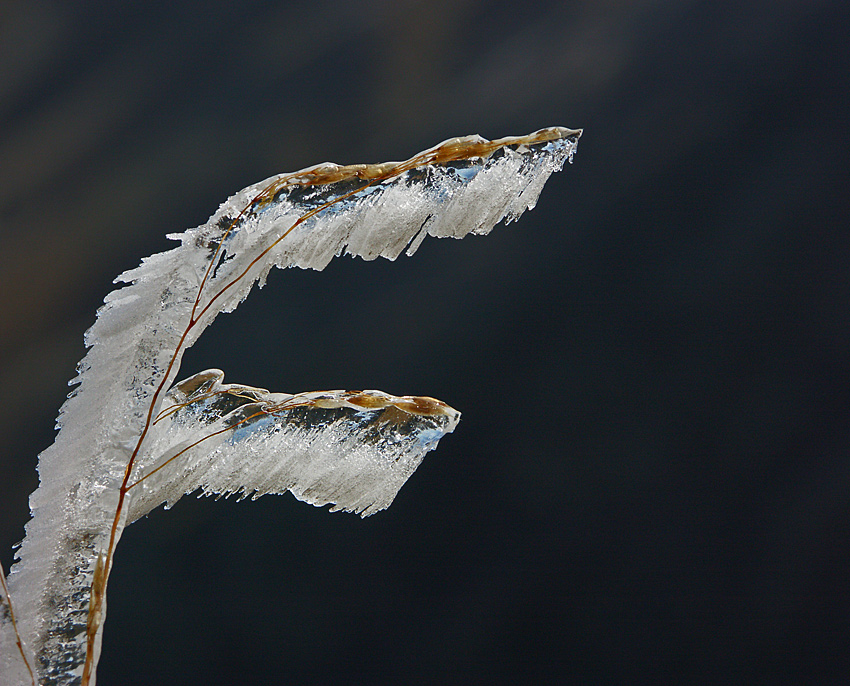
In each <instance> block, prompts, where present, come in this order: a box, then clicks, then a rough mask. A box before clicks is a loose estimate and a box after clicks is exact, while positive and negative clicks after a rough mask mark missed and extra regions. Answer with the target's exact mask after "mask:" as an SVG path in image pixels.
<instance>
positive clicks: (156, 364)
mask: <svg viewBox="0 0 850 686" xmlns="http://www.w3.org/2000/svg"><path fill="white" fill-rule="evenodd" d="M580 135H581V131H574V130H570V129H564V128H559V127H555V128H550V129H542V130H541V131H537V132H535V133H533V134H530V135H528V136H517V137H509V138H502V139H498V140H494V141H488V140H486V139H484V138H481V137H480V136H467V137H464V138H454V139H451V140H448V141H445V142H443V143H441V144H439V145H437V146H435V147H433V148H430V149H428V150H425V151H424V152H422V153H419V154H418V155H415V156H414V157H412V158H410V159H409V160H406V161H404V162H388V163H383V164H363V165H343V166H340V165H336V164H330V163H325V164H320V165H316V166H314V167H310V168H308V169H304V170H301V171H299V172H294V173H291V174H281V175H278V176H275V177H273V178H271V179H267V180H265V181H263V182H261V183H258V184H255V185H253V186H249V187H248V188H245V189H243V190H242V191H240V192H239V193H237V194H235V195H234V196H233V197H231V198H230V199H229V200H227V201H226V202H225V203H223V204H222V206H221V207H220V208H219V209H218V211H217V212H216V213H215V214H214V215H213V216H212V217H211V218H210V220H209V221H208V222H206V223H205V224H204V225H202V226H199V227H197V228H195V229H190V230H188V231H186V232H184V233H182V234H176V235H172V236H170V237H171V238H174V239H175V240H177V241H178V242H179V243H180V245H179V246H178V247H176V248H174V249H173V250H169V251H167V252H164V253H160V254H157V255H153V256H151V257H148V258H146V259H145V260H143V261H142V264H141V265H140V266H139V267H138V268H136V269H133V270H131V271H129V272H126V273H125V274H122V275H121V276H120V277H118V279H117V280H116V281H117V282H121V283H124V284H127V285H125V286H123V287H121V288H118V289H117V290H115V291H113V292H112V293H111V294H109V295H108V296H107V297H106V299H105V303H104V306H103V307H102V308H101V309H100V310H99V312H98V317H97V321H96V322H95V324H94V325H93V326H92V327H91V329H89V331H88V332H87V333H86V345H87V346H88V347H89V348H90V350H89V351H88V353H87V355H86V356H85V358H84V359H83V360H82V362H81V363H80V365H79V367H78V372H79V375H78V376H77V378H76V379H74V380H73V381H72V383H73V384H78V386H77V388H76V390H75V391H74V392H73V393H72V394H71V396H69V399H68V401H67V402H66V403H65V404H64V405H63V407H62V409H61V410H60V415H59V421H58V424H59V428H60V430H59V434H58V436H57V438H56V441H55V443H54V444H53V445H52V446H51V447H50V448H48V449H47V450H45V451H44V452H43V453H42V454H41V455H40V456H39V463H38V471H39V477H40V485H39V487H38V488H37V489H36V491H35V492H34V493H33V494H32V496H31V497H30V509H31V511H32V519H31V520H30V522H29V523H28V524H27V527H26V537H25V539H24V541H23V544H22V546H21V548H20V550H19V551H18V562H17V563H16V564H15V565H14V566H13V568H12V570H11V573H10V575H9V578H8V586H9V597H11V598H13V599H14V607H15V610H16V623H15V628H16V630H17V633H15V636H18V637H19V638H20V639H22V644H23V645H24V646H28V647H29V649H30V650H31V651H32V653H31V654H32V656H33V661H32V667H33V669H34V670H35V677H36V679H37V681H38V683H40V684H44V685H51V686H52V685H63V686H64V685H68V686H71V685H74V686H77V685H78V684H82V685H83V686H87V685H89V686H90V685H91V684H94V681H95V667H96V665H97V658H98V655H99V652H100V642H101V636H102V630H103V620H104V617H105V612H106V608H105V597H106V587H107V580H108V577H109V572H110V569H111V564H112V556H113V553H114V550H115V546H116V544H117V542H118V540H119V539H120V537H121V532H122V530H123V528H124V526H125V525H126V523H128V522H129V521H132V519H134V518H136V517H138V516H141V515H142V514H144V512H147V511H149V510H150V508H151V507H155V506H156V505H157V504H159V503H160V502H173V501H174V500H176V499H177V498H179V497H180V496H181V495H183V494H184V493H185V492H187V491H191V490H194V489H197V488H201V489H203V490H204V491H205V492H208V493H223V494H228V493H238V494H241V495H248V494H251V495H259V494H262V493H279V492H284V491H287V490H288V491H290V492H292V493H293V494H295V495H296V496H297V497H299V498H301V499H304V500H307V501H308V502H312V503H314V504H324V503H331V504H333V506H334V509H344V510H351V511H354V512H359V513H361V514H364V515H366V514H370V513H372V512H374V511H376V510H379V509H381V508H383V507H386V506H387V505H389V503H390V502H391V501H392V499H393V497H394V496H395V494H396V492H397V491H398V488H400V486H401V485H402V484H403V483H404V480H405V479H406V478H407V477H408V476H409V475H410V473H411V472H412V471H413V469H415V468H416V465H417V464H419V461H421V459H422V456H423V455H424V454H425V453H426V452H427V451H428V450H430V449H432V448H433V447H434V446H435V445H436V442H437V440H439V438H440V437H441V436H442V435H444V434H445V433H448V432H450V431H451V430H452V429H453V428H454V426H455V424H456V422H457V418H458V414H457V413H456V412H455V411H454V410H452V409H451V408H449V407H448V406H446V405H444V404H442V403H440V402H439V401H434V400H432V399H428V398H410V397H396V396H390V395H388V394H384V393H381V392H378V391H365V392H346V391H331V392H324V393H305V394H296V395H287V394H271V393H268V392H266V391H262V390H261V389H252V388H250V387H247V386H242V387H236V386H225V385H224V384H223V382H222V378H221V377H220V376H219V374H220V373H218V372H210V373H202V374H201V375H196V376H195V377H192V379H189V380H187V381H186V382H183V383H182V384H180V385H178V386H177V387H176V388H175V389H174V390H173V391H172V392H171V393H166V391H167V389H168V388H169V387H171V386H172V385H173V384H174V382H175V380H176V378H177V374H178V371H179V368H180V362H181V359H182V356H183V353H184V352H185V351H186V349H187V348H189V347H190V346H191V345H192V344H193V343H194V342H195V340H197V338H198V336H200V334H201V332H202V331H203V330H204V329H205V328H206V327H207V326H209V324H210V323H212V321H213V320H214V319H215V317H216V316H217V315H218V314H219V313H220V312H227V311H231V310H233V309H235V308H236V307H237V306H238V305H239V303H240V302H241V301H242V300H243V299H244V298H245V297H246V296H247V295H248V293H249V291H250V290H251V288H252V287H253V285H254V284H255V283H259V284H260V285H262V284H263V283H264V282H265V278H266V275H267V274H268V272H269V270H270V269H271V268H272V267H275V266H276V267H290V266H298V267H303V268H312V269H322V268H323V267H324V266H325V265H326V264H327V263H328V262H329V261H330V260H331V259H332V258H333V257H334V256H336V255H340V254H343V253H347V254H351V255H358V256H360V257H363V258H364V259H367V260H370V259H374V258H375V257H378V256H382V257H386V258H388V259H395V258H396V257H398V256H399V255H400V254H402V253H403V252H406V253H407V254H408V255H412V254H413V253H414V252H415V251H416V249H417V248H418V246H419V245H420V243H421V242H422V240H423V239H424V238H425V236H427V235H431V236H437V237H454V238H461V237H463V236H465V235H467V234H469V233H477V234H486V233H488V232H489V231H490V230H491V229H492V228H493V226H494V225H495V224H496V223H498V222H499V221H502V220H505V221H507V222H510V221H512V220H514V219H516V218H517V217H519V215H521V214H522V213H523V212H524V211H525V210H526V209H529V208H532V207H534V204H535V203H536V201H537V197H538V195H539V193H540V191H541V189H542V187H543V184H544V183H545V182H546V180H547V179H548V178H549V176H550V175H551V174H552V172H554V171H557V170H559V169H561V167H562V166H563V164H564V163H565V162H566V161H567V160H570V161H572V156H573V153H574V152H575V149H576V145H577V143H578V138H579V136H580ZM204 374H206V376H204ZM193 384H195V385H196V386H197V387H194V388H193ZM204 384H206V387H205V390H203V391H199V390H198V389H199V388H201V387H202V386H204ZM180 394H183V395H182V396H181V395H180ZM181 398H182V399H181ZM193 422H195V423H193ZM4 607H5V605H4ZM0 623H2V625H0V636H2V637H3V641H4V646H5V645H6V644H7V637H8V636H9V635H12V634H10V626H11V620H10V618H9V613H4V614H3V616H2V617H0ZM13 633H14V632H13ZM4 650H5V649H4ZM21 654H22V655H23V654H24V653H21ZM21 663H22V661H14V660H12V661H10V662H0V666H2V668H3V669H4V671H3V672H2V673H0V682H2V683H3V684H4V686H7V685H8V686H19V685H20V684H26V683H30V682H29V681H28V680H27V679H26V678H25V675H24V676H22V674H24V673H23V672H22V671H21V668H20V665H21Z"/></svg>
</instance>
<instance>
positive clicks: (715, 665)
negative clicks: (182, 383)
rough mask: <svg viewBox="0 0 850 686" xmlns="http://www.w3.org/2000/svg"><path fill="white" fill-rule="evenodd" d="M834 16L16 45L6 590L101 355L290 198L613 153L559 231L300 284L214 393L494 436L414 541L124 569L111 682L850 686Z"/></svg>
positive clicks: (408, 507) (8, 145) (286, 11)
mask: <svg viewBox="0 0 850 686" xmlns="http://www.w3.org/2000/svg"><path fill="white" fill-rule="evenodd" d="M848 35H850V11H848V9H847V7H846V5H845V4H844V3H840V2H817V1H814V0H811V1H809V2H782V1H775V0H774V1H771V2H767V1H761V2H757V1H749V2H747V1H745V2H725V1H720V2H717V1H714V2H693V1H683V0H675V1H674V0H668V1H666V2H663V1H660V2H625V1H622V0H621V1H617V0H611V1H608V2H599V1H587V2H572V3H557V2H534V3H524V4H519V3H516V4H515V3H506V2H476V1H474V0H452V1H451V2H449V1H448V0H439V1H436V2H410V1H406V0H399V1H396V2H378V1H371V2H351V3H345V2H340V1H336V0H322V1H320V2H315V3H311V4H309V5H308V4H307V3H304V4H300V3H299V4H295V3H293V4H286V3H269V2H250V1H249V2H240V3H225V2H203V3H201V2H183V3H161V4H160V3H143V4H138V5H137V4H125V3H105V2H104V3H95V2H74V3H63V2H48V1H46V0H27V1H26V2H7V3H5V4H4V5H3V8H2V10H0V236H2V246H3V247H2V251H0V292H1V293H2V294H3V295H2V298H0V328H2V337H0V388H2V389H3V393H4V397H5V401H4V410H3V412H2V413H0V445H2V459H0V503H2V510H0V512H2V517H0V543H2V546H0V547H2V550H0V559H2V562H3V564H4V567H5V568H6V569H8V565H9V563H10V562H11V557H12V553H11V545H12V543H14V542H15V541H17V540H19V539H20V538H21V536H22V535H23V524H24V522H25V521H26V519H27V505H26V497H27V495H28V493H29V492H30V491H32V490H33V488H35V485H36V475H35V464H36V456H37V454H38V453H39V452H40V451H41V450H43V449H44V448H45V447H47V446H48V445H49V444H50V443H51V441H52V440H53V435H54V434H53V422H54V418H55V416H56V413H57V410H58V408H59V406H60V404H61V403H62V401H63V399H64V397H65V394H66V393H67V390H68V389H67V387H66V385H65V384H66V381H67V379H69V378H71V377H72V376H74V365H75V364H76V362H77V361H78V360H79V359H80V358H81V357H82V355H83V353H84V349H83V345H82V336H83V332H84V331H85V329H86V328H88V326H90V325H91V323H92V322H93V318H94V312H95V310H96V308H97V307H98V306H99V304H100V303H101V301H102V299H103V297H104V296H105V295H106V294H107V292H109V291H110V290H111V289H112V284H111V280H112V279H113V278H114V277H115V276H116V275H117V274H118V273H120V272H122V271H124V270H126V269H129V268H132V267H134V266H136V265H137V264H138V262H139V260H140V259H141V258H142V257H143V256H146V255H148V254H151V253H153V252H158V251H161V250H165V249H167V248H169V247H170V242H169V241H167V240H166V239H165V238H164V236H165V234H166V233H169V232H175V231H181V230H183V229H185V228H187V227H190V226H195V225H197V224H200V223H203V222H204V221H205V220H206V219H207V217H208V216H209V215H210V214H211V213H212V212H213V211H214V210H215V209H216V208H217V207H218V204H219V203H220V202H222V201H223V200H224V199H226V198H227V197H228V196H229V195H231V194H232V193H233V192H235V191H237V190H239V189H240V188H243V187H244V186H246V185H248V184H250V183H253V182H255V181H258V180H260V179H263V178H265V177H268V176H270V175H272V174H274V173H278V172H282V171H291V170H295V169H299V168H301V167H303V166H306V165H309V164H313V163H316V162H320V161H324V160H333V161H336V162H339V163H354V162H373V161H383V160H387V159H404V158H406V157H409V156H410V155H412V154H413V153H415V152H417V151H419V150H421V149H423V148H425V147H428V146H430V145H433V144H435V143H437V142H438V141H440V140H443V139H445V138H448V137H451V136H455V135H464V134H470V133H480V134H482V135H484V136H486V137H488V138H493V137H498V136H502V135H507V134H520V133H527V132H529V131H533V130H535V129H538V128H541V127H544V126H552V125H563V126H569V127H583V128H584V129H585V134H584V137H583V138H582V139H581V143H580V145H579V151H578V154H577V156H576V159H575V164H574V165H572V166H571V167H569V168H567V169H565V170H564V172H562V173H559V174H557V175H555V176H554V177H553V178H552V179H551V180H550V182H549V184H548V185H547V187H546V189H545V190H544V193H543V195H542V197H541V200H540V203H539V205H538V207H537V208H536V209H535V210H534V211H533V212H531V213H528V214H526V215H525V216H524V217H523V218H522V219H521V220H520V221H519V223H517V224H512V225H510V226H508V227H504V226H499V227H497V229H496V230H495V231H494V233H493V234H492V235H490V236H488V237H486V238H479V237H470V238H467V239H465V240H464V241H461V242H456V241H449V240H444V241H436V240H428V241H426V242H425V243H424V244H423V246H422V247H421V248H420V250H419V252H418V253H417V254H416V255H415V256H414V257H413V258H411V259H407V258H401V259H399V260H398V261H397V262H396V263H390V262H386V261H378V262H372V263H365V262H363V261H360V260H352V259H350V258H345V259H340V260H336V261H335V262H334V263H332V264H331V265H330V266H329V267H328V268H327V269H326V270H325V271H324V272H322V273H320V274H318V273H314V272H300V271H296V270H291V271H287V272H285V273H284V272H277V273H275V274H273V275H272V277H271V278H270V279H269V284H268V286H267V287H266V288H265V289H263V290H262V291H258V292H255V293H253V294H252V296H251V298H249V300H247V301H246V302H245V303H244V304H243V305H242V306H241V307H240V308H239V310H238V311H237V312H236V313H234V314H231V315H226V316H222V317H221V318H220V320H219V321H217V322H216V324H215V326H214V327H212V329H210V330H209V331H208V332H207V333H206V334H205V336H204V337H203V338H202V339H201V341H200V342H199V343H198V344H197V345H196V346H195V348H193V349H192V350H191V351H190V352H189V353H188V354H187V356H186V358H185V361H184V365H183V374H184V375H189V374H191V373H194V372H196V371H199V370H201V369H205V368H208V367H220V368H222V369H224V370H225V371H226V373H227V378H228V380H230V381H233V382H239V383H246V384H251V385H256V386H262V387H266V388H270V389H272V390H280V391H290V392H294V391H300V390H313V389H325V388H380V389H383V390H386V391H388V392H392V393H396V394H407V393H410V394H425V395H433V396H436V397H438V398H441V399H443V400H445V401H446V402H448V403H450V404H451V405H453V406H454V407H456V408H458V409H459V410H461V411H462V412H463V420H462V422H461V424H460V426H459V427H458V429H457V431H456V432H455V434H453V435H451V436H449V437H447V438H446V439H444V440H443V442H442V444H441V445H440V448H439V450H438V451H437V452H436V453H432V454H430V455H429V456H428V458H427V459H426V460H425V462H424V463H423V465H422V467H421V468H420V469H419V471H418V472H417V473H416V474H415V475H414V477H413V478H412V479H411V480H410V482H409V483H408V484H407V485H406V486H405V487H404V488H403V489H402V491H401V492H400V494H399V496H398V498H397V499H396V502H395V503H394V504H393V506H392V508H390V510H388V511H387V512H384V513H380V514H378V515H376V516H374V517H372V518H369V519H367V520H365V521H361V520H360V519H359V518H357V517H354V516H351V515H344V514H334V515H331V514H328V513H327V512H323V511H319V510H316V509H314V508H312V507H309V506H307V505H304V504H302V503H299V502H297V501H295V500H294V499H293V498H292V497H290V496H283V497H271V496H269V497H265V498H262V499H261V500H259V501H257V502H254V503H251V502H242V503H236V502H232V501H220V502H214V501H212V500H206V499H205V500H196V499H195V498H185V499H184V500H183V501H181V502H180V503H179V504H178V505H177V506H176V507H175V508H174V509H173V510H172V511H170V512H163V511H161V510H159V511H156V512H155V513H153V514H152V515H151V516H150V517H149V518H148V519H147V520H143V521H141V522H138V523H136V524H134V525H133V526H132V527H130V528H129V529H128V530H127V531H126V532H125V534H124V538H123V540H122V542H121V545H120V546H119V548H118V554H117V558H116V566H115V569H114V573H113V575H112V578H111V580H110V589H109V616H108V621H107V625H106V632H105V638H104V644H103V659H102V660H101V663H100V669H99V673H98V677H99V680H98V683H100V684H103V685H104V686H108V685H109V684H122V685H124V686H131V685H135V684H140V685H141V684H146V685H147V684H159V683H174V684H193V683H204V684H240V683H256V684H265V683H293V684H326V683H351V684H361V683H362V684H367V683H371V684H390V683H393V684H398V683H401V684H406V683H424V684H440V683H472V682H481V683H511V684H515V683H539V684H631V683H675V684H681V683H752V684H756V683H764V684H774V683H795V684H799V683H820V684H829V683H836V684H838V683H847V679H848V678H850V651H848V645H850V590H848V588H849V587H848V582H847V578H848V574H850V225H848V219H847V209H848V201H847V198H848V187H849V186H850V184H848V172H847V159H848V152H850V143H848V141H849V140H850V137H848V133H847V121H848V112H849V111H850V108H848V104H850V103H848V100H850V78H848V76H849V75H850V74H848V64H849V63H850V60H848V52H847V37H848Z"/></svg>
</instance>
